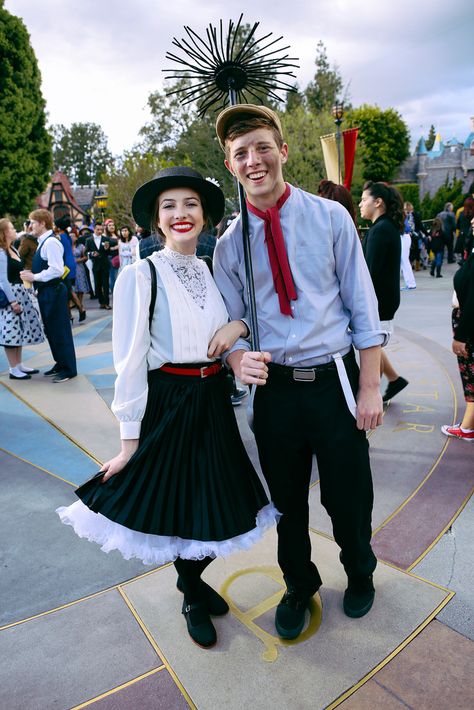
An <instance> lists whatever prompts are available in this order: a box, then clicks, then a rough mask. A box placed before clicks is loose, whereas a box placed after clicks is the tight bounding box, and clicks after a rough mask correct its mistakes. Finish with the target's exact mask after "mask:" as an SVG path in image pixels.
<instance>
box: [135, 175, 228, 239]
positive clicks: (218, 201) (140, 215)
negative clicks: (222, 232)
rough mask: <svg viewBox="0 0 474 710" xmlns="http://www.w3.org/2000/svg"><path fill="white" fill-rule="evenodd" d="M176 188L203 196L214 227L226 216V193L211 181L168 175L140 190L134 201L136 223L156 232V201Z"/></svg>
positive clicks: (143, 186)
mask: <svg viewBox="0 0 474 710" xmlns="http://www.w3.org/2000/svg"><path fill="white" fill-rule="evenodd" d="M176 187H190V188H191V189H192V190H195V192H197V193H198V195H201V197H203V198H204V201H205V203H206V217H207V218H208V219H209V220H210V221H211V223H212V225H214V226H215V225H216V224H219V222H220V221H221V219H222V217H223V216H224V210H225V198H224V193H223V192H222V190H221V189H220V187H217V185H214V183H212V182H210V181H209V180H204V179H202V178H195V177H191V176H186V175H168V176H163V177H158V178H153V180H150V181H149V182H146V183H145V184H144V185H142V186H141V187H139V188H138V190H137V191H136V193H135V195H134V197H133V200H132V214H133V218H134V220H135V222H136V223H137V224H138V225H140V227H143V229H151V231H154V230H155V228H156V225H152V223H151V222H152V219H153V213H154V211H155V205H156V199H157V197H158V195H161V193H162V192H164V191H165V190H170V189H172V188H176Z"/></svg>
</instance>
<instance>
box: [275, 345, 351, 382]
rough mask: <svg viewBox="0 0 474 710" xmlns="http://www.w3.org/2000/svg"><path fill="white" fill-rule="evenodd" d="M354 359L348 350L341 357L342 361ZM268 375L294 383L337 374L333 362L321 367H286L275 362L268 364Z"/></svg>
mask: <svg viewBox="0 0 474 710" xmlns="http://www.w3.org/2000/svg"><path fill="white" fill-rule="evenodd" d="M353 357H354V352H353V350H349V352H348V353H346V354H345V355H344V356H343V358H342V359H343V360H344V361H347V360H349V359H352V358H353ZM268 370H269V374H270V375H271V376H272V377H274V376H275V375H276V376H277V377H282V378H283V379H287V380H294V381H295V382H314V381H315V380H317V379H318V377H320V376H322V375H324V374H331V373H333V372H337V368H336V363H335V362H334V360H331V362H325V363H324V364H322V365H313V367H288V365H278V364H277V363H275V362H269V363H268Z"/></svg>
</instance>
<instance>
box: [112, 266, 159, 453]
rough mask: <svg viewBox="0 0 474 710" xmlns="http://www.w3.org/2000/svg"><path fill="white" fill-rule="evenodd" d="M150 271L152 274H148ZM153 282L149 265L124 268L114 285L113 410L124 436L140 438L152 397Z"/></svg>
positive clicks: (123, 437) (122, 436) (121, 433)
mask: <svg viewBox="0 0 474 710" xmlns="http://www.w3.org/2000/svg"><path fill="white" fill-rule="evenodd" d="M147 272H148V273H147ZM150 298H151V283H150V272H149V269H148V264H146V263H144V262H143V261H141V262H140V261H139V262H137V263H136V264H131V265H130V266H127V267H125V268H124V269H123V271H122V272H121V273H120V274H119V276H118V278H117V281H116V284H115V288H114V315H113V328H112V345H113V355H114V366H115V370H116V372H117V379H116V381H115V396H114V401H113V402H112V411H113V413H114V414H115V416H116V417H117V419H118V420H119V422H120V437H121V438H122V439H138V438H139V436H140V426H141V421H142V419H143V415H144V413H145V408H146V403H147V398H148V381H147V373H148V362H147V357H148V352H149V350H150V330H149V323H148V312H149V307H150Z"/></svg>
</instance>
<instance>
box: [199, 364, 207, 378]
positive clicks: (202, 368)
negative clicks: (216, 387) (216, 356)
mask: <svg viewBox="0 0 474 710" xmlns="http://www.w3.org/2000/svg"><path fill="white" fill-rule="evenodd" d="M208 367H209V366H208V365H203V366H202V367H200V368H199V369H200V370H201V378H204V377H207V374H206V372H205V370H207V369H208Z"/></svg>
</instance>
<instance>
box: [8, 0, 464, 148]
mask: <svg viewBox="0 0 474 710" xmlns="http://www.w3.org/2000/svg"><path fill="white" fill-rule="evenodd" d="M5 7H6V8H7V9H8V10H9V11H10V12H12V13H13V14H16V15H18V16H20V17H22V19H23V20H24V22H25V24H26V26H27V28H28V30H29V32H30V34H31V40H32V44H33V47H34V49H35V51H36V55H37V57H38V61H39V65H40V69H41V72H42V76H43V93H44V95H45V98H46V101H47V108H48V111H49V116H50V121H51V122H52V123H65V124H66V125H69V124H70V123H72V122H73V121H92V122H94V123H99V124H100V125H101V126H102V127H103V129H104V131H105V133H106V134H107V136H108V137H109V144H110V146H111V148H112V150H113V151H114V152H115V153H119V152H121V151H122V150H123V149H124V148H130V147H131V146H132V144H133V143H134V142H135V141H136V140H137V136H138V130H139V129H140V127H141V126H142V125H143V124H144V123H145V122H146V121H147V120H148V112H147V109H146V102H147V98H148V95H149V93H150V92H152V91H154V90H156V89H159V88H161V87H162V85H163V73H162V69H163V68H164V67H165V66H170V63H169V62H167V61H166V60H165V54H166V52H167V51H170V50H172V49H173V45H172V38H173V37H174V36H176V37H178V38H181V37H182V36H183V35H184V30H183V26H184V25H189V26H190V27H192V28H193V29H195V30H196V31H197V32H198V33H199V34H202V33H203V32H204V30H205V27H206V26H207V25H208V23H209V22H212V23H214V24H215V23H217V22H218V21H219V19H220V18H222V19H223V20H224V22H225V24H227V22H228V20H229V18H232V19H233V20H234V21H236V20H237V19H238V17H239V14H240V12H242V11H243V12H244V21H246V22H250V23H253V22H254V21H260V22H261V28H260V29H259V31H260V30H261V32H260V34H265V33H266V32H271V31H273V33H274V35H275V36H278V35H280V34H282V35H283V36H284V39H285V43H287V44H290V45H291V50H290V51H291V53H292V55H293V54H294V55H297V56H299V58H300V69H298V70H296V73H297V78H298V82H299V84H300V86H305V85H306V84H307V83H308V81H309V80H310V79H311V77H312V75H313V73H314V59H315V55H316V44H317V42H318V40H319V39H322V40H323V41H324V43H325V45H326V48H327V52H328V57H329V60H330V61H331V63H334V62H335V63H337V64H338V66H339V68H340V70H341V73H342V76H343V79H344V83H345V84H349V85H350V97H351V100H352V102H353V103H354V105H359V104H361V103H370V104H377V105H379V106H380V107H381V108H388V107H390V106H392V107H394V108H396V109H397V110H398V111H400V113H401V114H402V116H403V117H404V119H405V120H406V121H407V123H408V125H409V128H410V130H411V131H412V134H413V135H412V138H413V140H416V139H417V137H418V135H419V133H420V127H423V128H422V130H423V131H424V132H425V134H426V133H427V131H428V129H429V126H430V125H431V123H434V124H435V125H436V127H437V128H439V130H440V131H441V133H442V135H443V136H444V137H446V138H448V137H450V135H451V134H456V135H457V137H458V138H459V139H464V138H465V137H466V135H467V134H468V132H469V130H470V126H469V117H470V115H472V114H473V113H474V72H473V71H472V27H473V26H474V4H473V3H472V1H471V0H454V1H453V2H451V4H450V5H449V6H447V5H446V4H445V3H436V4H435V3H432V2H431V1H430V0H398V2H397V3H393V2H383V0H365V1H363V0H358V1H357V2H355V1H353V0H313V2H311V3H308V2H307V0H293V1H292V2H291V3H290V4H288V3H283V2H282V3H280V4H278V3H277V2H276V0H261V1H260V2H255V0H228V1H227V3H226V6H225V9H224V8H223V5H222V2H217V1H215V0H201V2H200V3H196V2H195V0H174V2H168V3H166V4H165V3H163V2H157V0H134V2H130V0H108V1H106V0H102V2H98V1H97V0H82V2H80V3H77V2H76V1H75V0H42V1H41V2H37V0H6V2H5Z"/></svg>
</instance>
